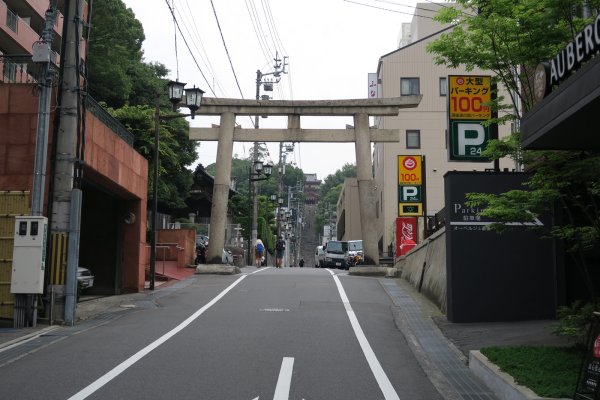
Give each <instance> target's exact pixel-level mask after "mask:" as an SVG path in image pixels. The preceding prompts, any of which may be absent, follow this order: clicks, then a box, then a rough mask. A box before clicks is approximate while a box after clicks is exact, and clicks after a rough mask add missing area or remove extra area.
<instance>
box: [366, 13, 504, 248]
mask: <svg viewBox="0 0 600 400" xmlns="http://www.w3.org/2000/svg"><path fill="white" fill-rule="evenodd" d="M447 6H448V4H447V3H444V4H443V5H439V4H431V3H418V4H417V6H416V9H415V10H416V11H415V15H414V17H413V19H412V21H411V22H410V24H408V25H404V26H403V27H402V29H401V35H402V36H401V38H400V39H399V41H398V42H399V45H401V46H402V47H399V48H398V49H396V50H394V51H392V52H390V53H388V54H385V55H383V56H381V58H380V59H379V63H378V66H377V81H378V97H381V98H389V97H400V96H403V95H412V94H421V95H422V96H423V99H422V101H421V103H420V104H419V106H418V107H417V108H412V109H403V110H401V111H400V113H399V115H398V116H397V117H382V118H378V119H376V121H375V122H376V125H377V127H378V128H383V129H399V130H400V142H397V143H376V144H375V145H374V152H373V163H374V167H373V171H374V179H375V181H376V186H377V197H376V198H377V201H376V207H377V211H376V216H377V222H378V232H379V238H378V241H379V249H380V251H382V250H383V249H386V248H388V246H389V245H390V244H394V239H395V223H396V218H397V217H398V216H399V210H398V208H399V199H398V196H399V194H398V156H401V155H416V156H424V157H425V170H424V172H423V175H424V176H423V178H424V180H425V184H424V185H423V186H424V187H425V200H426V201H425V204H426V205H425V210H423V211H424V213H425V215H426V216H434V215H435V214H436V213H438V212H439V211H441V210H442V208H443V207H444V178H443V177H444V174H445V173H446V172H447V171H453V170H457V171H484V170H486V169H491V168H493V167H494V165H493V163H492V162H465V161H449V157H448V135H447V127H448V119H447V118H448V116H447V107H448V105H447V101H448V100H447V99H448V97H447V94H448V84H447V80H448V76H449V75H491V73H490V72H489V71H481V70H473V71H468V72H467V71H466V70H465V69H460V68H458V69H451V68H447V67H446V66H444V65H436V64H435V62H434V60H433V55H432V54H430V53H428V52H427V50H426V47H427V45H428V44H429V43H430V42H432V41H433V40H436V39H438V38H439V37H440V35H441V34H442V33H443V32H445V31H448V30H450V29H452V27H451V26H442V25H441V24H439V23H438V22H436V21H434V20H433V19H431V18H430V17H431V16H433V15H434V11H436V10H439V8H440V7H447ZM424 10H432V12H429V13H426V12H425V11H424ZM407 35H408V37H406V36H407ZM509 133H510V127H506V126H501V127H499V136H500V137H503V136H505V135H508V134H509ZM500 167H501V168H502V169H504V168H509V169H511V170H512V169H513V168H514V165H513V164H512V162H511V161H510V160H501V162H500ZM424 223H425V222H424V219H423V218H420V221H419V225H420V228H419V231H420V232H421V234H422V232H423V224H424Z"/></svg>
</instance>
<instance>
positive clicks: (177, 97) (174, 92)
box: [167, 81, 200, 111]
mask: <svg viewBox="0 0 600 400" xmlns="http://www.w3.org/2000/svg"><path fill="white" fill-rule="evenodd" d="M167 86H168V88H169V100H171V103H173V111H176V110H177V104H179V103H181V100H183V89H184V88H185V83H183V82H179V81H169V83H168V84H167ZM198 105H200V103H198ZM196 110H197V108H196ZM194 111H195V110H194Z"/></svg>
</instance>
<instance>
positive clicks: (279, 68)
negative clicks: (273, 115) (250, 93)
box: [249, 54, 287, 251]
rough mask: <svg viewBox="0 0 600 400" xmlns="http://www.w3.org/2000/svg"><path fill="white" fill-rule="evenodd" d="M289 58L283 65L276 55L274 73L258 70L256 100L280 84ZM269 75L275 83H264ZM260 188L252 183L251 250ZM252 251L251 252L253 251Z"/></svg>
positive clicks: (256, 121)
mask: <svg viewBox="0 0 600 400" xmlns="http://www.w3.org/2000/svg"><path fill="white" fill-rule="evenodd" d="M286 60H287V57H284V60H283V64H282V63H281V60H280V59H279V58H278V57H277V54H275V59H274V61H275V63H274V66H273V71H272V72H268V73H264V74H263V73H262V72H261V70H257V71H256V100H257V101H258V100H260V98H261V97H260V87H261V86H263V85H264V87H265V91H273V83H279V81H280V80H281V74H282V73H284V74H287V72H286V70H285V67H286V65H287V63H286ZM269 75H273V76H274V77H275V79H276V80H275V82H273V81H264V80H263V78H264V77H265V76H269ZM258 118H259V116H258V115H255V116H254V128H255V129H258V127H259V119H258ZM253 149H254V150H253V152H254V154H253V157H252V161H253V163H255V162H257V161H258V156H259V144H258V142H254V147H253ZM258 188H259V184H258V182H257V181H255V182H253V183H252V188H251V193H249V195H250V196H252V230H251V243H252V246H251V249H253V248H254V246H255V245H256V240H257V239H258ZM251 249H250V251H252V250H251Z"/></svg>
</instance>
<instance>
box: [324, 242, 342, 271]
mask: <svg viewBox="0 0 600 400" xmlns="http://www.w3.org/2000/svg"><path fill="white" fill-rule="evenodd" d="M347 251H348V242H342V241H339V240H330V241H329V242H327V244H325V260H323V265H324V266H325V268H341V269H346V268H347V266H346V255H347V254H346V252H347Z"/></svg>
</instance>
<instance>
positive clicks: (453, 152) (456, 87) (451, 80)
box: [448, 75, 492, 162]
mask: <svg viewBox="0 0 600 400" xmlns="http://www.w3.org/2000/svg"><path fill="white" fill-rule="evenodd" d="M491 101H492V78H491V77H490V76H479V75H450V76H448V135H449V141H448V153H449V154H448V159H449V160H451V161H475V162H477V161H481V162H488V161H489V159H488V158H486V157H483V156H482V155H481V152H482V151H483V150H484V149H485V147H486V146H487V143H488V141H489V139H490V126H483V125H482V124H481V122H483V121H487V120H489V119H491V118H492V111H491V108H490V105H489V104H490V102H491Z"/></svg>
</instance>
